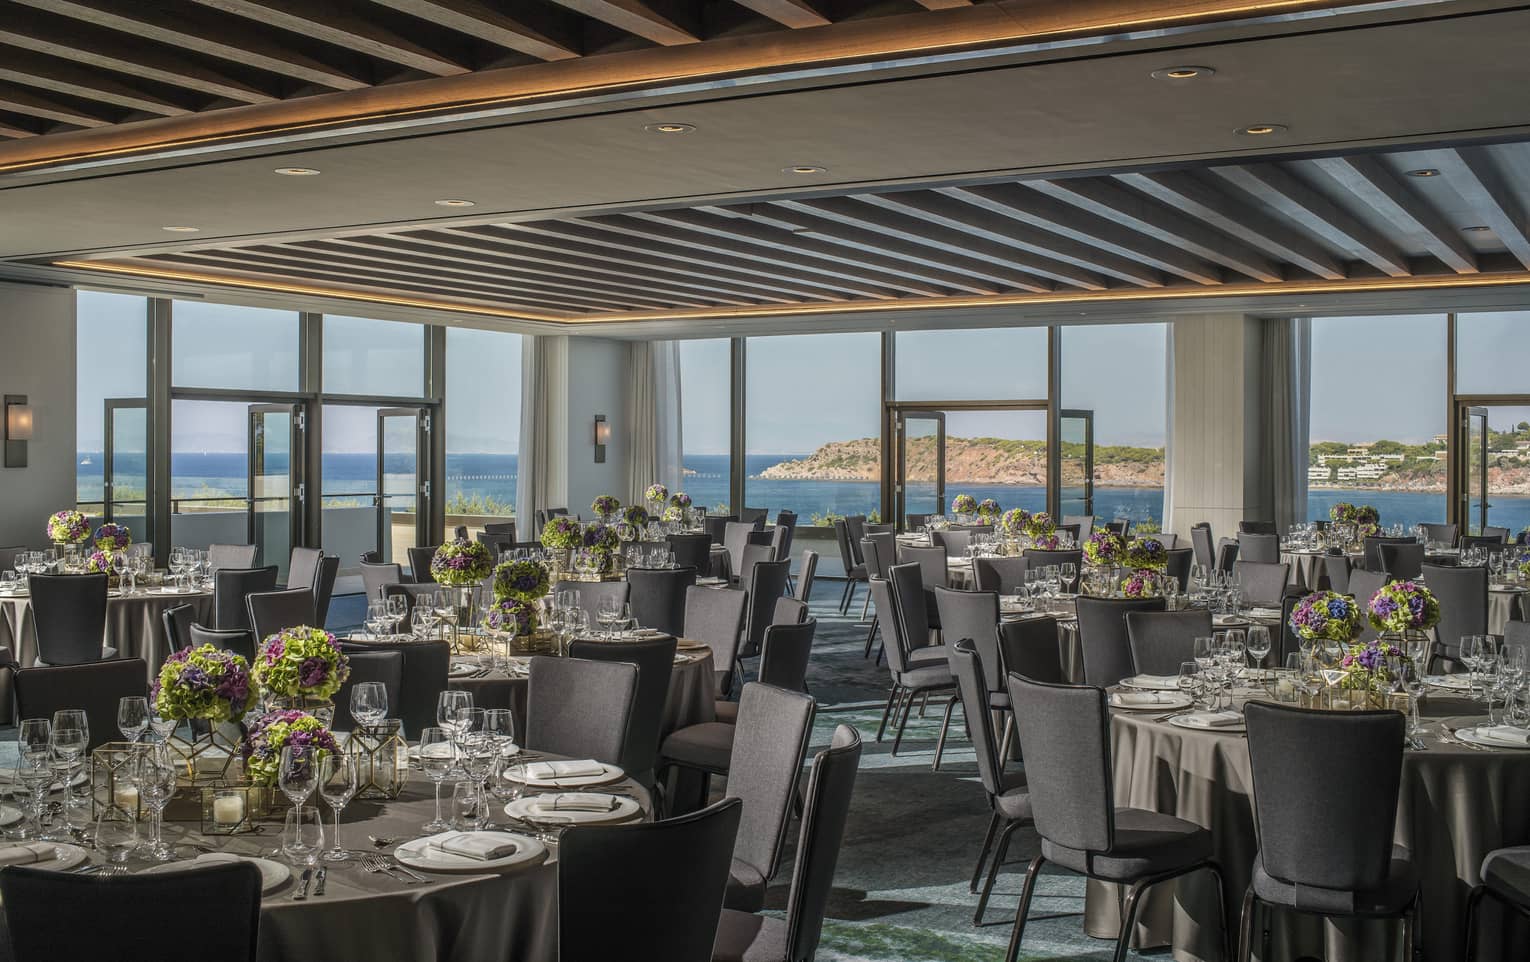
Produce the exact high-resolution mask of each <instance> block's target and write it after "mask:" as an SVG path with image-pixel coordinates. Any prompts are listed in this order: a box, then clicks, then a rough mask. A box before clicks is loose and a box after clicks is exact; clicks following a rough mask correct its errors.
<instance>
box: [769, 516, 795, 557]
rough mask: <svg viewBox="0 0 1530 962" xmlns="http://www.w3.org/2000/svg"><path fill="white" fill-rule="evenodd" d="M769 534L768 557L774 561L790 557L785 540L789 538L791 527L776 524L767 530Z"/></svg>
mask: <svg viewBox="0 0 1530 962" xmlns="http://www.w3.org/2000/svg"><path fill="white" fill-rule="evenodd" d="M769 534H770V557H771V559H772V560H774V561H780V560H781V559H782V558H790V557H791V552H790V551H789V550H788V549H787V544H786V542H787V541H788V540H789V539H790V538H791V534H792V529H791V528H783V527H782V526H781V525H776V526H775V527H773V528H771V529H770V531H769Z"/></svg>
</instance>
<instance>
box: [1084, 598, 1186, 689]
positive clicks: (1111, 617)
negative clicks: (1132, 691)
mask: <svg viewBox="0 0 1530 962" xmlns="http://www.w3.org/2000/svg"><path fill="white" fill-rule="evenodd" d="M1077 604H1078V643H1079V647H1080V648H1081V649H1083V654H1084V683H1085V684H1087V685H1095V686H1098V687H1101V688H1105V687H1108V686H1110V685H1114V684H1117V683H1119V682H1120V681H1121V679H1123V678H1129V677H1131V676H1132V675H1134V674H1136V670H1135V669H1134V668H1133V666H1132V646H1131V642H1130V641H1129V640H1128V639H1127V634H1126V615H1127V613H1128V612H1131V611H1163V610H1164V600H1163V599H1162V598H1089V597H1082V596H1081V597H1080V598H1079V599H1078V602H1077ZM1175 667H1176V668H1178V666H1177V665H1176V666H1175Z"/></svg>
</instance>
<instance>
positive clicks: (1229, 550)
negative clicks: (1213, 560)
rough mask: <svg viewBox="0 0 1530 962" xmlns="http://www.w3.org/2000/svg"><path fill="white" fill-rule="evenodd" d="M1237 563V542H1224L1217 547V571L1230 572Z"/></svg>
mask: <svg viewBox="0 0 1530 962" xmlns="http://www.w3.org/2000/svg"><path fill="white" fill-rule="evenodd" d="M1237 563H1238V542H1236V541H1224V542H1222V543H1221V544H1219V545H1217V570H1218V571H1231V570H1232V566H1233V565H1235V564H1237Z"/></svg>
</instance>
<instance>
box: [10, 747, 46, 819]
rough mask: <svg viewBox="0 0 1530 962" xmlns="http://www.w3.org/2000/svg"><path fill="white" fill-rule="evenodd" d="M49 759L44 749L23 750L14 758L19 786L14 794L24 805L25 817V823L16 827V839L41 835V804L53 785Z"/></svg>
mask: <svg viewBox="0 0 1530 962" xmlns="http://www.w3.org/2000/svg"><path fill="white" fill-rule="evenodd" d="M51 759H52V756H51V755H50V754H49V752H48V749H47V748H46V747H44V748H43V749H42V750H40V751H36V750H30V749H23V750H22V752H21V754H19V755H18V756H17V757H16V784H17V785H20V786H21V790H20V791H18V792H17V793H16V795H17V801H19V802H23V803H24V805H25V808H24V811H25V812H26V816H27V820H26V822H24V823H23V824H21V825H19V826H17V830H16V836H17V837H18V838H39V837H41V836H42V834H43V824H42V813H43V804H44V802H45V801H46V800H47V797H48V789H49V787H50V786H52V784H53V766H52V764H50V762H51Z"/></svg>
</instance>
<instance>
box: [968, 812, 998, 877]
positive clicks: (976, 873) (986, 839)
mask: <svg viewBox="0 0 1530 962" xmlns="http://www.w3.org/2000/svg"><path fill="white" fill-rule="evenodd" d="M998 830H999V813H998V812H994V813H993V817H992V818H990V819H989V820H988V834H986V835H984V836H983V847H982V849H980V850H979V851H978V860H977V868H975V869H973V870H972V884H971V885H969V886H967V891H969V892H972V893H974V894H976V893H977V887H978V879H980V878H982V877H983V865H984V863H985V862H987V861H988V850H989V849H991V848H993V836H994V833H996V832H997V831H998Z"/></svg>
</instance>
